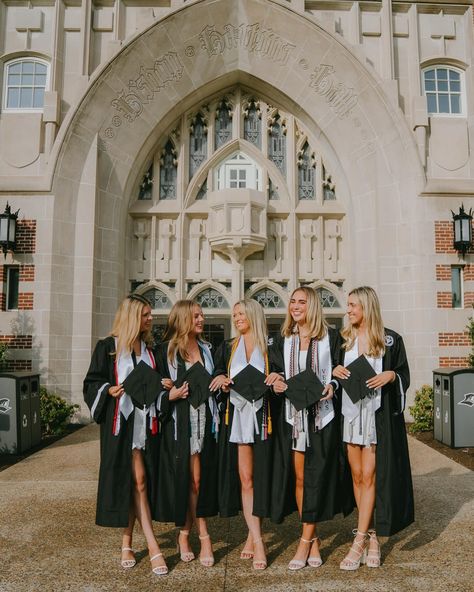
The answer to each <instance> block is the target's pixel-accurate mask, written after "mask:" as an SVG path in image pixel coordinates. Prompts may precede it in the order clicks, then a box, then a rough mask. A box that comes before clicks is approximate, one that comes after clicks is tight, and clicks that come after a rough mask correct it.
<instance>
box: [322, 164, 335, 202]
mask: <svg viewBox="0 0 474 592" xmlns="http://www.w3.org/2000/svg"><path fill="white" fill-rule="evenodd" d="M322 167H323V199H324V201H329V200H332V199H336V186H335V184H334V183H333V182H332V178H331V175H330V174H329V173H328V172H327V170H326V167H325V166H324V165H322Z"/></svg>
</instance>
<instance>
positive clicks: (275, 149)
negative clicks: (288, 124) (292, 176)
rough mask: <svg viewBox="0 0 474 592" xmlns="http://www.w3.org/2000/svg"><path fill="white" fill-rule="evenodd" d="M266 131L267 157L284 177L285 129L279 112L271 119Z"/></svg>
mask: <svg viewBox="0 0 474 592" xmlns="http://www.w3.org/2000/svg"><path fill="white" fill-rule="evenodd" d="M268 131H269V138H268V158H269V159H270V160H271V161H272V162H273V163H274V164H275V166H276V167H277V169H278V170H279V171H280V172H281V174H282V175H283V176H284V177H286V133H285V132H286V129H285V126H284V125H283V123H282V121H281V117H280V115H279V114H277V115H276V116H275V118H274V119H273V121H272V124H271V125H270V127H269V130H268Z"/></svg>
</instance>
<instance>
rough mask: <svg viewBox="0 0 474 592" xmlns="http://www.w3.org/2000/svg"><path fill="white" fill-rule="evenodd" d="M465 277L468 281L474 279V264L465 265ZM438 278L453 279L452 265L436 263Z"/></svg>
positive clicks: (443, 279)
mask: <svg viewBox="0 0 474 592" xmlns="http://www.w3.org/2000/svg"><path fill="white" fill-rule="evenodd" d="M463 277H464V280H465V281H466V282H470V281H473V280H474V265H471V264H469V265H464V268H463ZM436 279H437V280H440V281H451V265H440V264H438V265H436Z"/></svg>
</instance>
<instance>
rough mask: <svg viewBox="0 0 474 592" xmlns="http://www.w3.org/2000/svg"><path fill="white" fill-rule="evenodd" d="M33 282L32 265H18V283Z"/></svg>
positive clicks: (33, 267)
mask: <svg viewBox="0 0 474 592" xmlns="http://www.w3.org/2000/svg"><path fill="white" fill-rule="evenodd" d="M34 281H35V266H34V265H20V282H34Z"/></svg>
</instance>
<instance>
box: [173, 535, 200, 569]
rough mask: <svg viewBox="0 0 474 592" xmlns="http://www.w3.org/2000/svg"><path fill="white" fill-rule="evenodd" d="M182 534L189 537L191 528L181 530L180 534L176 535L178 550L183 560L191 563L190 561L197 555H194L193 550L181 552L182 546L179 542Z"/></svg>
mask: <svg viewBox="0 0 474 592" xmlns="http://www.w3.org/2000/svg"><path fill="white" fill-rule="evenodd" d="M180 534H182V535H183V536H186V537H188V536H189V530H180V531H179V532H178V536H177V537H176V552H177V553H179V556H180V558H181V561H184V563H189V562H190V561H193V559H195V558H196V556H195V555H194V553H193V552H192V551H184V553H182V552H181V546H180V544H179V535H180Z"/></svg>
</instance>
